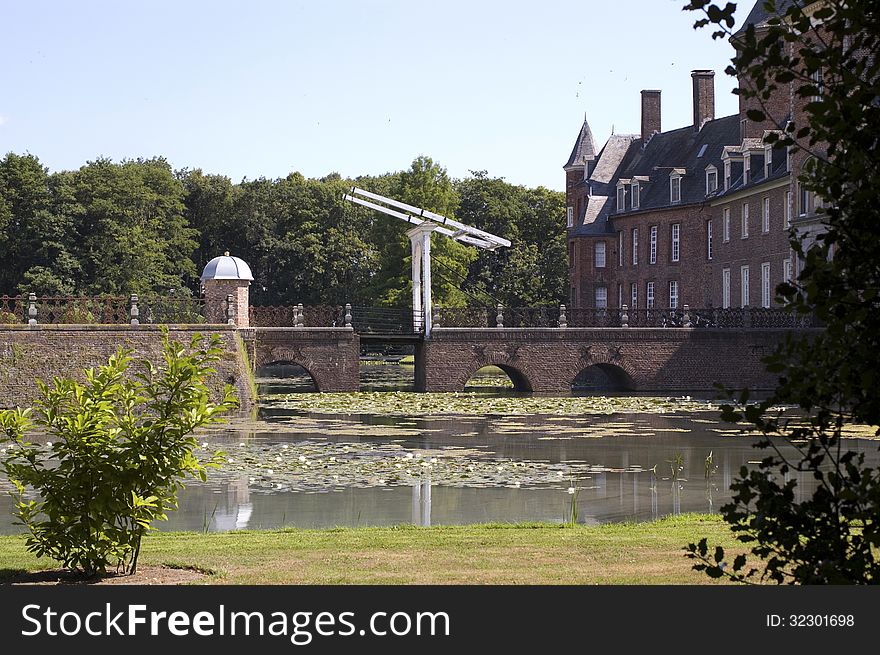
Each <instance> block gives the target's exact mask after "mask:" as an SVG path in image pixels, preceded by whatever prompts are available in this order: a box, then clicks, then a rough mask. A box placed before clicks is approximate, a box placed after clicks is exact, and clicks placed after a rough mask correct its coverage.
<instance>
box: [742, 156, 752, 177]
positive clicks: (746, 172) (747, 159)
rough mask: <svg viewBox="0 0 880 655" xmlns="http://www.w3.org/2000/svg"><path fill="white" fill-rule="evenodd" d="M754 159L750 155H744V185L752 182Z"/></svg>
mask: <svg viewBox="0 0 880 655" xmlns="http://www.w3.org/2000/svg"><path fill="white" fill-rule="evenodd" d="M751 162H752V157H751V154H750V153H748V152H747V153H745V154H744V155H743V184H744V185H745V184H748V183H749V181H750V175H749V174H750V173H751V169H752V165H751Z"/></svg>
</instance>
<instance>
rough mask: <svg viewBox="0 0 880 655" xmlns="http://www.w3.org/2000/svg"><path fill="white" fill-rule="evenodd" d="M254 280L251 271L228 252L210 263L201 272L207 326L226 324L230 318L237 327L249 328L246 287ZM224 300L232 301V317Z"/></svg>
mask: <svg viewBox="0 0 880 655" xmlns="http://www.w3.org/2000/svg"><path fill="white" fill-rule="evenodd" d="M253 279H254V276H253V275H252V274H251V267H250V266H248V265H247V264H246V263H245V262H244V261H242V260H241V259H239V258H238V257H232V256H230V254H229V252H228V251H227V252H225V253H223V256H221V257H214V259H212V260H211V261H209V262H208V264H207V266H205V270H204V271H202V284H203V285H204V287H205V319H206V320H207V322H208V323H226V322H227V321H228V318H227V317H228V316H231V319H232V321H233V322H234V323H235V325H236V327H240V328H242V327H245V328H246V327H249V326H250V320H249V317H248V316H249V315H248V309H249V306H248V287H249V286H250V285H251V282H252V281H253ZM227 296H231V297H232V303H231V305H232V307H231V308H232V312H231V314H227V311H226V309H227Z"/></svg>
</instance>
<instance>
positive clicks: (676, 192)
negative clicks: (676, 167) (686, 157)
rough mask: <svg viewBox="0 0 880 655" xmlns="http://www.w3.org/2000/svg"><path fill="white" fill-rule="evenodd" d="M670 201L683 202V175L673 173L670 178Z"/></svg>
mask: <svg viewBox="0 0 880 655" xmlns="http://www.w3.org/2000/svg"><path fill="white" fill-rule="evenodd" d="M669 201H670V202H673V203H675V202H681V175H679V174H678V173H673V174H672V176H671V177H670V178H669Z"/></svg>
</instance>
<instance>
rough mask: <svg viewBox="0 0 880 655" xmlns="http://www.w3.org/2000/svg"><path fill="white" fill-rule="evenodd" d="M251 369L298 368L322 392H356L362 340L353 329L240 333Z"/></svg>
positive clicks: (250, 329) (358, 382)
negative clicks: (275, 365)
mask: <svg viewBox="0 0 880 655" xmlns="http://www.w3.org/2000/svg"><path fill="white" fill-rule="evenodd" d="M239 334H241V337H242V340H243V341H244V343H245V348H246V350H247V353H248V357H249V359H250V362H251V365H252V366H254V367H255V368H256V367H260V366H265V365H267V364H272V363H289V364H299V365H300V366H302V367H303V368H304V369H306V371H308V373H309V375H311V376H312V379H313V380H314V382H315V387H317V390H318V391H322V392H344V391H357V390H358V387H359V385H360V377H359V370H358V367H359V365H360V338H359V337H358V335H357V334H356V333H355V332H354V330H353V329H352V328H308V329H306V328H299V329H292V328H249V329H246V330H239Z"/></svg>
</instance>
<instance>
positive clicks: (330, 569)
mask: <svg viewBox="0 0 880 655" xmlns="http://www.w3.org/2000/svg"><path fill="white" fill-rule="evenodd" d="M701 537H708V538H709V543H710V544H720V545H723V546H724V547H725V548H726V549H732V550H734V551H740V550H741V547H740V548H737V542H736V541H735V540H734V539H733V537H732V535H731V533H730V532H729V530H728V528H727V525H726V524H725V523H724V522H723V521H722V520H721V519H720V518H719V517H718V516H712V515H698V514H689V515H684V516H678V517H672V518H666V519H662V520H660V521H656V522H653V523H628V524H607V525H601V526H576V527H572V526H561V525H548V524H518V525H503V524H498V525H478V526H450V527H431V528H419V527H413V526H399V527H392V528H338V529H328V530H299V529H290V530H273V531H242V532H221V533H209V534H200V533H191V532H187V533H180V532H178V533H153V534H152V535H151V536H150V537H148V538H147V539H146V540H145V542H144V545H143V548H142V551H141V559H140V561H141V563H143V564H167V565H172V566H186V567H195V568H198V569H201V570H205V571H210V572H211V573H213V575H211V576H209V577H207V578H205V582H207V583H211V584H258V585H269V584H711V583H713V581H710V580H709V578H708V577H707V576H706V575H704V574H702V573H698V572H695V571H693V570H691V565H692V561H691V560H688V559H686V558H685V556H684V551H683V550H682V548H683V547H684V546H685V545H686V544H687V543H689V542H691V541H697V540H698V539H700V538H701ZM47 568H57V564H55V563H54V562H51V561H46V560H44V559H43V560H37V559H36V558H34V557H33V556H31V555H29V554H28V553H27V552H26V551H25V547H24V539H23V538H22V537H20V536H13V537H9V536H7V537H0V583H2V582H3V581H4V579H8V578H9V577H11V576H12V575H15V574H17V573H20V572H22V571H37V570H41V569H47Z"/></svg>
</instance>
